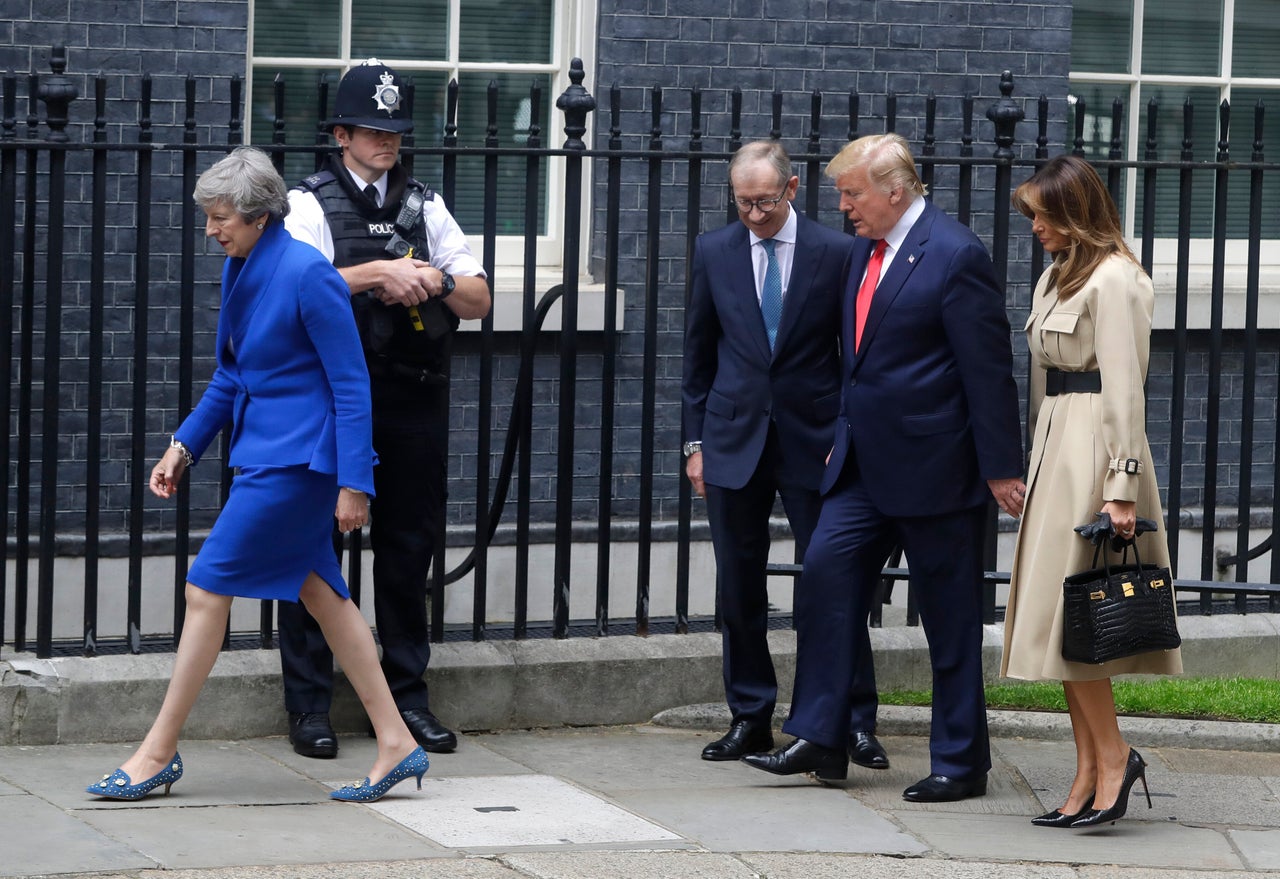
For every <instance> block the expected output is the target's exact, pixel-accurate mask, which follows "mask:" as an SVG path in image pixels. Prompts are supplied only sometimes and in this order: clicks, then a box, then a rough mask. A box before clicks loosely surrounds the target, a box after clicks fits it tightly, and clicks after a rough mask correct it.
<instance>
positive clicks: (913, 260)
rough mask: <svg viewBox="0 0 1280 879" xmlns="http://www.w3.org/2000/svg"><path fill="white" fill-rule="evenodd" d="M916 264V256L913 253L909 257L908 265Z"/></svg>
mask: <svg viewBox="0 0 1280 879" xmlns="http://www.w3.org/2000/svg"><path fill="white" fill-rule="evenodd" d="M915 263H916V255H915V254H914V253H913V254H911V255H910V256H908V257H907V265H915Z"/></svg>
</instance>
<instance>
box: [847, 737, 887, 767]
mask: <svg viewBox="0 0 1280 879" xmlns="http://www.w3.org/2000/svg"><path fill="white" fill-rule="evenodd" d="M849 759H850V760H852V761H853V762H854V763H857V764H858V765H859V766H862V767H864V768H866V769H888V768H889V755H888V754H886V753H885V752H884V746H882V745H881V744H880V742H878V741H877V740H876V734H875V733H870V732H856V733H850V734H849Z"/></svg>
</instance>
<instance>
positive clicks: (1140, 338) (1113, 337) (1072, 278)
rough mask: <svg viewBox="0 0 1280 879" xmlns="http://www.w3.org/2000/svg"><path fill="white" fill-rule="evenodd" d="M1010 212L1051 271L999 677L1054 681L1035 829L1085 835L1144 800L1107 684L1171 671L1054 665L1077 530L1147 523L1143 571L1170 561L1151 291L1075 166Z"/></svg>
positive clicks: (1033, 332)
mask: <svg viewBox="0 0 1280 879" xmlns="http://www.w3.org/2000/svg"><path fill="white" fill-rule="evenodd" d="M1013 204H1014V206H1015V207H1016V208H1017V209H1018V210H1019V211H1021V212H1022V213H1023V214H1025V215H1026V216H1027V217H1028V218H1030V220H1031V231H1032V233H1033V234H1034V235H1035V236H1036V237H1037V238H1039V239H1040V243H1041V244H1042V245H1043V246H1044V249H1045V251H1047V252H1048V253H1050V254H1052V256H1053V265H1051V266H1050V267H1049V268H1048V270H1047V271H1045V273H1044V274H1043V275H1042V276H1041V278H1040V281H1039V283H1038V284H1037V285H1036V291H1035V294H1034V296H1033V298H1032V302H1031V316H1030V318H1029V319H1028V320H1027V326H1026V333H1027V344H1028V346H1029V347H1030V350H1031V362H1032V370H1031V394H1030V407H1029V420H1030V425H1031V434H1032V444H1031V460H1030V464H1029V466H1028V470H1027V485H1026V488H1025V489H1024V493H1025V501H1024V505H1023V510H1022V523H1021V527H1020V529H1019V531H1018V542H1017V546H1016V547H1015V549H1014V560H1013V575H1012V580H1011V584H1010V593H1009V601H1008V607H1007V610H1006V612H1005V630H1004V657H1003V660H1002V662H1001V668H1000V672H1001V674H1002V675H1005V676H1006V677H1011V678H1021V679H1023V680H1046V679H1047V680H1060V681H1062V686H1063V690H1064V691H1065V693H1066V698H1067V709H1068V711H1069V712H1070V715H1071V728H1072V733H1073V736H1074V738H1075V745H1076V775H1075V779H1074V781H1073V782H1072V785H1071V792H1070V794H1069V795H1068V796H1067V801H1066V803H1065V804H1063V806H1062V807H1061V808H1060V809H1057V810H1055V811H1052V812H1049V813H1048V814H1046V815H1042V816H1040V817H1039V818H1036V819H1034V820H1033V822H1032V823H1033V824H1037V825H1040V826H1049V827H1089V826H1093V825H1096V824H1102V823H1104V822H1111V821H1114V820H1115V819H1117V818H1119V817H1120V816H1122V815H1124V813H1125V810H1126V808H1127V806H1128V799H1129V792H1130V789H1131V788H1132V787H1133V784H1134V783H1135V782H1136V781H1137V780H1138V779H1142V783H1143V789H1144V790H1145V789H1146V763H1145V762H1144V761H1143V759H1142V757H1141V756H1140V755H1139V754H1138V752H1137V751H1135V750H1133V749H1132V748H1130V747H1129V746H1128V744H1127V743H1126V742H1125V740H1124V738H1123V737H1122V736H1121V734H1120V727H1119V725H1118V723H1117V722H1116V710H1115V698H1114V696H1113V695H1112V691H1111V678H1112V676H1113V675H1117V674H1135V673H1141V674H1178V673H1180V672H1181V671H1182V659H1181V656H1180V654H1179V652H1178V651H1177V650H1169V651H1161V652H1156V653H1144V654H1140V655H1138V656H1132V657H1128V658H1126V659H1118V660H1114V661H1112V662H1106V663H1102V664H1099V665H1089V664H1084V663H1078V662H1068V661H1066V660H1064V659H1063V658H1062V581H1063V578H1064V577H1066V576H1067V575H1069V574H1074V573H1077V572H1079V571H1082V570H1086V569H1088V568H1090V567H1092V562H1093V546H1092V544H1090V543H1089V542H1088V541H1086V540H1084V539H1082V538H1081V537H1079V536H1078V535H1076V534H1075V533H1073V531H1072V529H1073V528H1074V527H1075V526H1076V525H1081V524H1084V523H1087V522H1092V521H1093V520H1094V514H1096V513H1099V512H1101V513H1106V514H1108V515H1109V516H1110V517H1111V522H1112V525H1113V527H1114V529H1115V531H1116V533H1117V534H1118V535H1119V536H1120V537H1121V538H1122V539H1124V538H1129V539H1132V538H1133V536H1134V535H1133V532H1134V526H1135V520H1136V517H1137V516H1142V517H1143V518H1146V519H1152V520H1154V521H1155V522H1157V523H1159V528H1158V530H1157V531H1155V532H1153V533H1151V534H1147V535H1143V536H1141V537H1139V538H1138V548H1139V550H1140V551H1141V553H1142V560H1143V562H1144V563H1146V562H1155V563H1157V564H1160V565H1167V564H1168V563H1169V549H1168V543H1167V542H1166V539H1165V532H1164V524H1163V519H1164V516H1163V514H1162V512H1161V507H1160V494H1159V488H1158V486H1157V485H1156V478H1155V470H1154V467H1153V466H1152V462H1151V449H1150V447H1149V446H1148V444H1147V435H1146V427H1145V420H1146V411H1145V400H1144V396H1143V384H1144V382H1145V381H1146V375H1147V360H1148V354H1149V350H1150V335H1151V315H1152V311H1153V309H1154V305H1155V294H1154V292H1153V290H1152V285H1151V279H1150V278H1149V277H1147V274H1146V272H1144V271H1143V269H1142V266H1141V265H1140V264H1139V263H1138V261H1137V259H1135V258H1134V256H1133V253H1132V252H1131V251H1130V250H1129V247H1128V246H1127V245H1126V244H1125V242H1124V238H1123V236H1122V234H1121V232H1120V221H1119V215H1118V214H1117V212H1116V207H1115V204H1114V203H1113V202H1112V200H1111V196H1110V194H1109V193H1108V192H1107V189H1106V187H1105V186H1104V185H1103V183H1102V180H1101V179H1100V178H1099V177H1098V174H1097V172H1095V171H1094V170H1093V168H1092V167H1091V166H1090V165H1089V164H1088V163H1087V162H1085V161H1084V160H1083V159H1080V158H1077V157H1075V156H1060V157H1058V158H1056V159H1053V160H1052V161H1050V162H1049V163H1048V164H1046V165H1045V166H1044V168H1043V169H1041V170H1040V171H1038V172H1037V173H1036V174H1035V175H1034V176H1033V177H1031V179H1029V180H1028V181H1027V182H1025V183H1023V184H1022V185H1021V186H1019V187H1018V189H1017V191H1016V192H1015V193H1014V195H1013ZM1147 802H1148V805H1149V804H1150V796H1148V799H1147Z"/></svg>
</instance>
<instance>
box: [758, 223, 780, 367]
mask: <svg viewBox="0 0 1280 879" xmlns="http://www.w3.org/2000/svg"><path fill="white" fill-rule="evenodd" d="M776 245H777V242H776V241H774V240H773V239H772V238H764V239H761V241H760V246H761V247H763V248H764V252H765V255H766V256H767V257H768V259H769V262H768V264H767V265H766V266H765V270H764V289H763V290H761V291H760V313H761V314H762V315H764V329H765V332H767V333H768V334H769V350H770V351H772V350H773V347H774V343H775V342H777V340H778V324H779V323H781V321H782V270H781V269H780V268H779V267H778V257H777V255H776V254H775V253H774V247H775V246H776Z"/></svg>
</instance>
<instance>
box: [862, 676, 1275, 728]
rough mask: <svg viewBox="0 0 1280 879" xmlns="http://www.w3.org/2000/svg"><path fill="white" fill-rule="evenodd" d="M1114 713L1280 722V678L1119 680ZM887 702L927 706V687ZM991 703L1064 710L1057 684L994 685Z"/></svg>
mask: <svg viewBox="0 0 1280 879" xmlns="http://www.w3.org/2000/svg"><path fill="white" fill-rule="evenodd" d="M1112 684H1113V687H1114V690H1115V695H1116V711H1117V712H1118V713H1120V714H1127V715H1132V716H1137V717H1179V718H1193V719H1201V720H1236V721H1246V722H1250V723H1280V681H1275V680H1269V679H1259V678H1174V677H1166V678H1157V679H1148V680H1129V679H1124V680H1115V681H1113V682H1112ZM880 702H881V704H883V705H929V704H931V702H932V699H931V694H930V691H928V690H896V691H892V692H885V693H881V694H880ZM987 707H988V708H1004V709H1013V710H1021V711H1066V710H1067V702H1066V698H1065V697H1064V696H1063V693H1062V685H1061V684H1059V683H1056V682H1035V683H1031V682H1028V683H1014V684H995V685H990V686H988V687H987Z"/></svg>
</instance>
